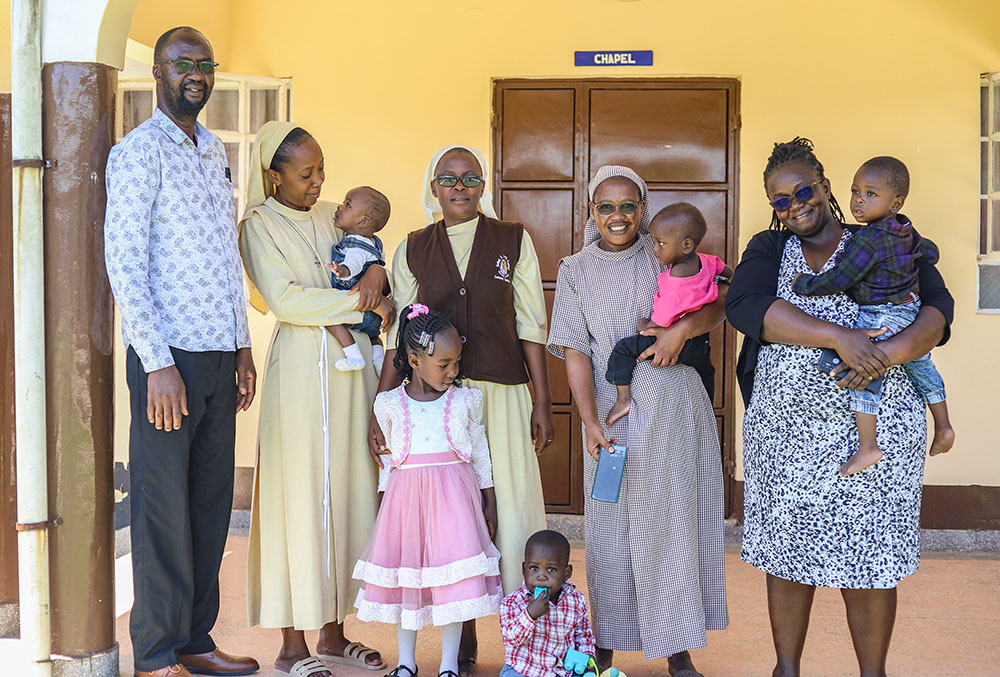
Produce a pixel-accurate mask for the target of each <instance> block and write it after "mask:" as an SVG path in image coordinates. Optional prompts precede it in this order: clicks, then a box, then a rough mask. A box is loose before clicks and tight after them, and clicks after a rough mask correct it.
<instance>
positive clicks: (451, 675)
mask: <svg viewBox="0 0 1000 677" xmlns="http://www.w3.org/2000/svg"><path fill="white" fill-rule="evenodd" d="M438 677H458V674H457V673H455V672H452V671H451V670H445V671H444V672H439V673H438Z"/></svg>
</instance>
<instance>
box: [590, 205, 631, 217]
mask: <svg viewBox="0 0 1000 677" xmlns="http://www.w3.org/2000/svg"><path fill="white" fill-rule="evenodd" d="M638 208H639V205H638V204H637V203H635V202H622V203H621V204H620V205H616V204H613V203H611V202H602V203H601V204H599V205H594V209H595V210H597V213H598V214H600V215H601V216H611V215H612V214H614V213H615V209H617V210H618V211H620V212H621V213H622V214H625V215H626V216H628V215H629V214H635V210H637V209H638Z"/></svg>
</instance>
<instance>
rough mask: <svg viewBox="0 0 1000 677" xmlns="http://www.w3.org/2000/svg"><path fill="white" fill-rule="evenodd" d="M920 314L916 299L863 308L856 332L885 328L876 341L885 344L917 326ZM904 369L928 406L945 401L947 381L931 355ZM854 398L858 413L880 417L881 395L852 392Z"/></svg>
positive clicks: (918, 302)
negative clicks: (907, 329) (910, 327)
mask: <svg viewBox="0 0 1000 677" xmlns="http://www.w3.org/2000/svg"><path fill="white" fill-rule="evenodd" d="M918 312H920V299H919V298H916V295H914V300H912V301H910V302H908V303H896V304H893V303H886V304H884V305H877V306H861V307H860V309H859V311H858V319H857V321H856V322H855V323H854V328H855V329H881V328H882V327H885V328H886V332H885V333H884V334H882V335H881V336H880V337H878V338H877V339H875V340H876V341H884V340H886V339H887V338H889V337H890V336H895V335H896V334H898V333H899V332H901V331H903V330H904V329H906V328H907V327H909V326H910V325H911V324H913V320H915V319H916V318H917V313H918ZM903 369H905V370H906V375H907V376H908V377H909V378H910V381H911V382H912V383H913V387H914V388H916V389H917V392H919V393H920V397H921V398H923V400H924V402H925V403H926V404H936V403H938V402H943V401H944V379H942V378H941V374H939V373H938V370H937V367H935V366H934V363H933V362H931V354H930V353H927V354H926V355H924V356H923V357H920V358H917V359H915V360H913V361H912V362H907V363H906V364H904V365H903ZM851 395H852V404H853V406H854V411H856V412H859V413H862V414H872V415H876V414H878V405H879V402H881V401H882V393H881V392H878V393H872V392H869V391H867V390H852V391H851Z"/></svg>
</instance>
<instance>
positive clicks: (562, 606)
mask: <svg viewBox="0 0 1000 677" xmlns="http://www.w3.org/2000/svg"><path fill="white" fill-rule="evenodd" d="M521 571H522V572H523V574H524V584H523V585H522V586H521V587H520V588H518V589H517V590H515V591H514V592H512V593H511V594H509V595H507V597H505V598H504V600H503V602H502V603H501V605H500V632H501V633H502V634H503V646H504V659H505V661H504V662H505V665H504V666H503V669H502V670H501V671H500V677H553V675H556V676H557V677H569V676H570V674H571V673H570V672H569V671H567V670H566V669H564V668H563V658H564V657H565V655H566V651H567V649H576V650H577V651H582V652H583V653H585V654H587V655H589V656H593V655H594V652H595V650H596V648H595V645H594V633H593V631H592V630H591V629H590V619H589V618H588V614H589V612H588V611H587V600H586V599H584V597H583V593H581V592H580V591H579V590H577V589H576V586H575V585H573V584H572V583H570V582H569V580H568V579H569V577H570V576H571V575H572V574H573V565H571V564H570V563H569V541H567V540H566V537H565V536H563V535H562V534H560V533H558V532H556V531H539V532H537V533H534V534H532V535H531V537H530V538H529V539H528V542H527V543H525V544H524V562H522V563H521ZM535 588H544V589H545V591H544V592H543V593H542V594H540V595H539V596H538V597H534V596H533V595H534V590H535Z"/></svg>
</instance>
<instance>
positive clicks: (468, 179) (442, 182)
mask: <svg viewBox="0 0 1000 677" xmlns="http://www.w3.org/2000/svg"><path fill="white" fill-rule="evenodd" d="M434 180H435V181H437V184H438V185H439V186H444V187H445V188H451V187H452V186H455V185H457V184H458V182H459V181H461V182H462V185H463V186H465V187H466V188H475V187H476V186H478V185H480V184H481V183H482V182H483V177H481V176H477V175H475V174H467V175H466V176H452V175H451V174H442V175H441V176H435V177H434Z"/></svg>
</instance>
